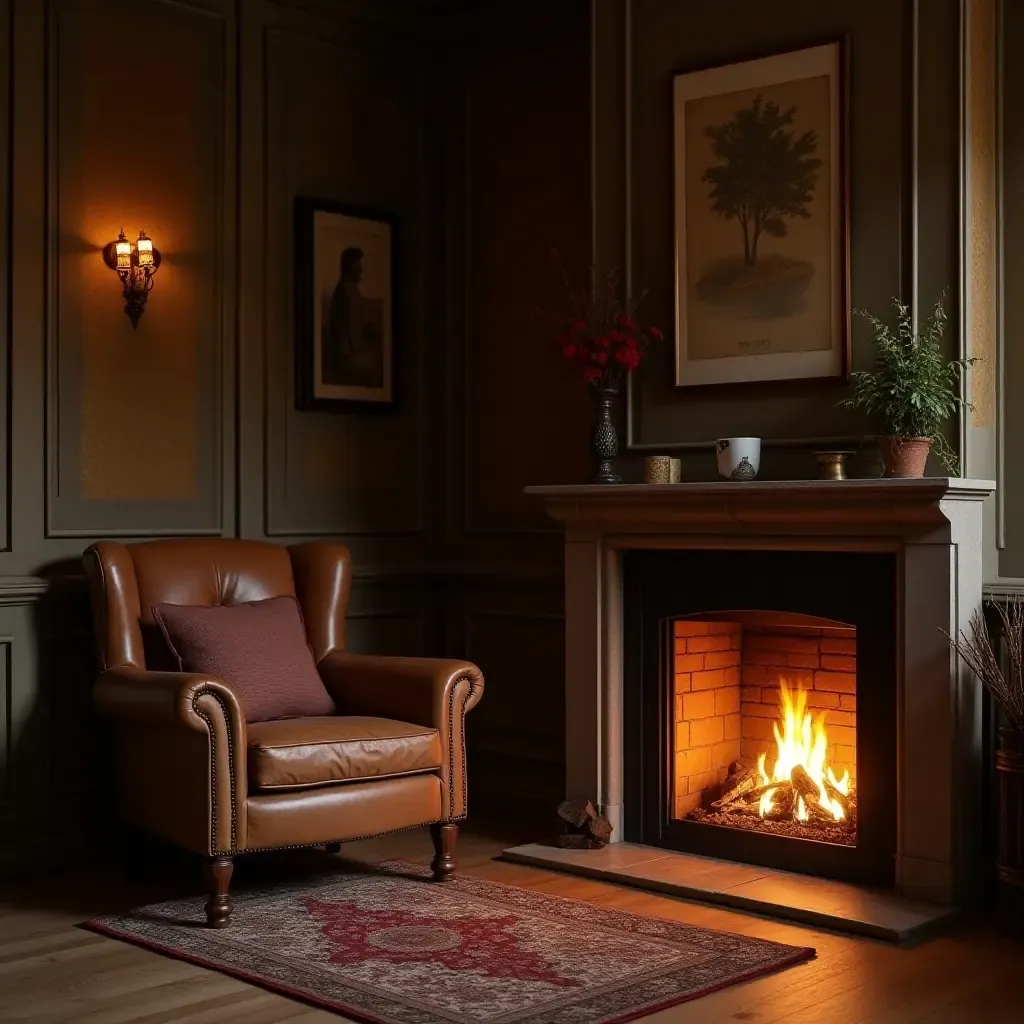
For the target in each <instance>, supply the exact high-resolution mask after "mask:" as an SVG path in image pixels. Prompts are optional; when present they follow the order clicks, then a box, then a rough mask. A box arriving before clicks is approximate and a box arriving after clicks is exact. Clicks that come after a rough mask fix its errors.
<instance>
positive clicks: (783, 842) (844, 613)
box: [623, 549, 899, 886]
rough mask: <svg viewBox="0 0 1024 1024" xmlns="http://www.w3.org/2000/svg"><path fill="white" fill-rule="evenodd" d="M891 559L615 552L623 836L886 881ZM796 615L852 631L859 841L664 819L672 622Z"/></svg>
mask: <svg viewBox="0 0 1024 1024" xmlns="http://www.w3.org/2000/svg"><path fill="white" fill-rule="evenodd" d="M896 574H897V561H896V556H895V555H891V554H881V553H874V552H868V553H861V552H845V551H844V552H840V551H779V550H770V551H768V550H765V551H745V550H736V549H730V550H692V551H629V552H626V553H625V555H624V597H625V607H624V626H625V636H624V691H625V693H624V707H623V716H624V725H625V750H624V754H625V780H624V782H625V822H624V833H625V838H626V839H627V840H630V841H632V842H639V843H646V844H649V845H653V846H660V847H666V848H669V849H674V850H683V851H685V852H687V853H696V854H703V855H706V856H713V857H718V858H721V859H726V860H733V861H741V862H746V863H751V864H761V865H765V866H768V867H773V868H781V869H784V870H790V871H797V872H802V873H807V874H816V875H822V876H825V877H830V878H841V879H845V880H849V881H856V882H861V883H865V884H874V885H881V886H891V885H892V884H893V883H894V877H895V856H896V821H897V800H898V798H899V794H898V788H897V764H898V762H897V720H896V708H897V700H896V698H897V682H896V680H897V669H896V640H897V637H896V629H897V625H896V622H897V609H896V582H897V576H896ZM737 610H756V611H771V612H782V613H798V614H802V615H810V616H816V617H819V618H825V619H831V620H833V621H835V622H840V623H844V624H846V625H849V626H853V627H855V628H856V631H857V639H856V642H857V669H856V671H857V806H858V820H857V843H856V845H855V846H839V845H834V844H830V843H824V842H817V841H814V840H807V839H797V838H793V837H789V836H778V835H772V834H770V833H762V832H757V831H747V830H740V829H735V828H728V827H722V826H718V825H710V824H706V823H703V822H697V821H692V820H678V819H674V818H673V816H672V812H671V806H670V802H671V794H672V779H671V773H672V719H673V715H672V672H671V670H670V665H671V657H672V650H671V633H672V623H673V621H674V620H675V619H676V618H680V617H683V616H692V615H696V614H700V613H714V612H723V613H728V612H730V611H733V612H734V611H737Z"/></svg>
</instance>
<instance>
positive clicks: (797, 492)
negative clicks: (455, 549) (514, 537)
mask: <svg viewBox="0 0 1024 1024" xmlns="http://www.w3.org/2000/svg"><path fill="white" fill-rule="evenodd" d="M994 490H995V484H994V483H993V482H991V481H988V480H961V479H954V478H949V477H923V478H921V479H917V480H892V479H871V480H842V481H832V480H755V481H751V482H749V483H748V482H742V483H739V482H732V481H728V480H722V481H711V482H707V483H680V484H568V485H550V486H542V487H527V488H526V489H525V493H526V494H527V495H529V496H531V497H534V498H538V499H540V500H541V501H543V502H544V506H545V508H546V510H547V513H548V515H550V516H551V517H552V518H554V519H557V520H559V521H561V522H563V523H566V524H568V525H577V526H587V527H590V528H598V529H606V530H609V531H611V530H615V531H617V532H618V531H621V530H629V529H636V530H641V531H648V530H651V529H661V530H664V529H666V528H669V527H673V524H674V529H673V531H672V532H677V531H678V530H679V529H680V528H694V527H699V528H700V529H701V530H704V529H707V528H708V527H712V526H725V525H731V526H732V527H744V528H749V527H751V526H754V525H757V524H762V525H765V526H766V527H771V528H772V530H777V529H778V528H780V527H803V526H807V527H814V526H815V525H818V526H826V524H827V526H828V527H829V528H830V529H831V530H836V529H839V528H846V529H848V530H849V532H851V533H857V532H868V533H877V532H879V530H880V529H884V528H885V527H886V526H888V527H897V528H903V527H907V526H911V525H917V526H923V525H927V524H934V523H941V522H945V521H947V520H948V516H947V515H945V514H944V512H943V508H944V507H948V505H949V503H951V502H971V503H973V502H980V501H984V500H985V499H986V498H987V497H988V496H989V495H990V494H992V493H993V491H994Z"/></svg>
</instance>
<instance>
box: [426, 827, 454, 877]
mask: <svg viewBox="0 0 1024 1024" xmlns="http://www.w3.org/2000/svg"><path fill="white" fill-rule="evenodd" d="M458 837H459V826H458V825H445V824H442V823H438V824H436V825H431V826H430V838H431V839H433V840H434V859H433V860H432V861H431V862H430V868H431V870H432V871H433V872H434V881H435V882H443V881H444V880H445V879H446V878H451V876H452V875H453V874H455V840H456V839H458Z"/></svg>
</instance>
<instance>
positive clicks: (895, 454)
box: [878, 437, 932, 478]
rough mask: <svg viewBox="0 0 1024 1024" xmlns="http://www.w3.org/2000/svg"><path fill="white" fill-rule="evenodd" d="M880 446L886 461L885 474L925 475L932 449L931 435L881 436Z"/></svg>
mask: <svg viewBox="0 0 1024 1024" xmlns="http://www.w3.org/2000/svg"><path fill="white" fill-rule="evenodd" d="M878 447H879V449H881V452H882V461H883V462H884V463H885V475H886V476H896V477H904V478H906V477H921V476H924V466H925V463H926V462H927V461H928V453H929V452H930V451H931V450H932V439H931V438H930V437H880V438H879V439H878Z"/></svg>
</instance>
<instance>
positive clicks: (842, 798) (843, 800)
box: [825, 776, 853, 818]
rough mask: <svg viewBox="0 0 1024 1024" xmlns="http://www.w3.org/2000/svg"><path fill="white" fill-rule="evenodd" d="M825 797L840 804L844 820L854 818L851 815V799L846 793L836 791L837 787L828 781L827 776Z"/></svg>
mask: <svg viewBox="0 0 1024 1024" xmlns="http://www.w3.org/2000/svg"><path fill="white" fill-rule="evenodd" d="M825 795H826V796H827V797H828V798H829V799H830V800H835V802H836V803H837V804H839V806H840V807H842V809H843V817H844V818H851V817H852V816H853V815H852V814H851V813H850V811H851V806H850V804H851V801H850V798H849V797H848V796H847V795H846V794H845V793H843V792H841V791H840V790H838V789H836V787H835V786H833V785H832V783H831V782H829V781H828V777H827V776H826V778H825Z"/></svg>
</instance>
